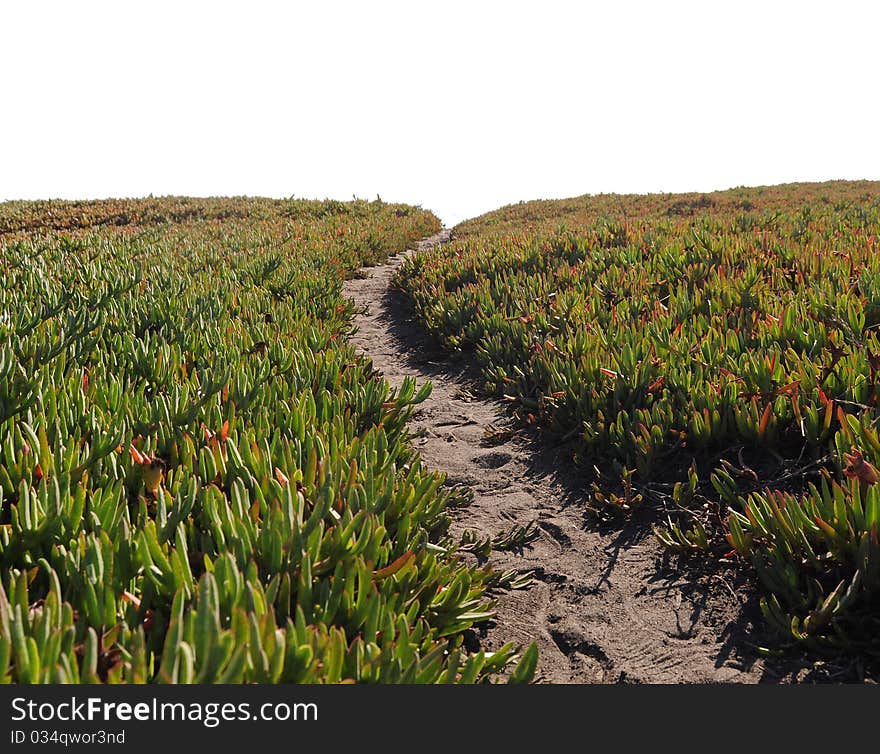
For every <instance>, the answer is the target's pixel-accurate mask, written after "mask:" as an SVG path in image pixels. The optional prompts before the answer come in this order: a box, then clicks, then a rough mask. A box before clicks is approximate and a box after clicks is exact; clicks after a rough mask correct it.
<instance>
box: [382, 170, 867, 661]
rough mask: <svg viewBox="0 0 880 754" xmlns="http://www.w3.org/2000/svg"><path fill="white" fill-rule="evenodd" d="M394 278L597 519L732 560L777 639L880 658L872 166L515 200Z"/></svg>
mask: <svg viewBox="0 0 880 754" xmlns="http://www.w3.org/2000/svg"><path fill="white" fill-rule="evenodd" d="M453 239H454V242H453V243H451V244H449V245H446V246H443V247H441V248H439V249H436V250H433V251H431V252H428V253H425V254H420V255H416V256H413V257H411V258H410V259H409V260H408V261H407V262H406V264H405V265H404V266H403V267H402V268H401V271H400V273H399V274H398V277H397V280H396V285H397V286H398V287H399V288H400V289H401V290H402V291H403V292H404V293H405V295H406V296H407V298H408V300H409V302H410V304H411V305H412V308H413V311H414V313H415V315H416V317H417V319H418V320H419V321H420V322H421V323H422V324H423V326H424V327H425V328H426V329H427V330H428V331H429V332H430V333H432V334H433V336H435V338H436V339H437V340H438V341H439V342H440V343H441V344H442V345H444V346H445V347H446V348H448V349H450V350H452V351H474V352H475V355H476V358H477V360H478V362H479V365H480V368H481V370H482V375H483V378H484V380H485V388H486V390H487V391H488V392H489V393H493V394H496V395H497V396H499V397H501V398H503V399H504V400H506V401H508V402H509V403H510V405H511V406H512V407H513V409H514V410H515V413H516V415H517V416H518V417H519V418H520V419H521V421H522V422H523V423H526V424H529V425H531V426H532V427H534V428H535V429H537V430H539V431H540V432H543V433H544V434H545V435H546V436H547V437H548V438H549V439H551V440H552V441H556V442H569V443H572V448H573V455H574V458H575V460H576V461H577V462H578V463H580V464H581V466H582V467H583V468H584V469H588V470H589V469H592V470H593V471H592V473H593V476H594V482H593V489H592V492H591V494H590V500H591V502H590V504H589V507H590V508H591V509H592V510H593V511H594V512H595V513H596V514H597V515H600V516H603V517H607V516H609V515H626V514H628V513H630V512H632V511H634V510H637V509H642V510H645V509H653V510H654V511H655V512H657V511H660V512H662V515H661V516H655V518H659V519H661V520H662V521H663V522H664V524H663V525H662V526H659V527H658V529H657V532H658V535H659V536H660V538H661V539H662V540H663V541H664V543H665V544H666V545H667V546H669V547H670V548H674V549H677V550H679V551H682V552H698V553H702V554H705V555H706V556H708V557H713V558H729V557H735V558H738V559H739V561H740V562H742V563H744V564H748V565H750V566H751V567H753V568H754V569H755V572H756V574H757V576H758V578H759V580H760V583H761V584H762V586H763V590H764V598H763V600H762V607H763V611H764V614H765V616H766V618H767V620H768V622H769V624H770V625H771V626H773V627H774V628H775V629H776V630H777V631H778V632H779V634H780V635H781V641H782V642H783V643H789V644H795V645H799V646H805V647H808V648H811V649H814V650H829V651H838V650H840V649H841V648H843V649H846V650H848V651H853V652H856V653H859V654H862V655H864V656H867V657H871V658H874V659H875V660H876V658H877V656H878V655H880V541H878V522H880V485H878V484H877V483H878V481H880V471H878V468H880V438H878V429H877V421H878V417H880V405H878V379H880V342H878V335H877V329H878V327H880V256H878V254H877V249H878V247H880V184H876V183H867V182H850V183H843V182H840V183H827V184H792V185H787V186H779V187H766V188H757V189H735V190H732V191H726V192H718V193H712V194H685V195H649V196H616V195H604V196H595V197H589V196H588V197H581V198H578V199H571V200H564V201H539V202H528V203H521V204H518V205H512V206H509V207H505V208H502V209H500V210H498V211H496V212H492V213H489V214H487V215H484V216H482V217H480V218H476V219H474V220H471V221H468V222H465V223H463V224H462V225H460V226H458V227H457V228H455V229H454V232H453Z"/></svg>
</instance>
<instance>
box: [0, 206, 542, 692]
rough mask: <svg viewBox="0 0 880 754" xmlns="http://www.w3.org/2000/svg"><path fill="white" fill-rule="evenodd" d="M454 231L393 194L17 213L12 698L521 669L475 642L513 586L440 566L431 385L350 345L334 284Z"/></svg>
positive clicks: (2, 605)
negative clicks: (104, 687) (427, 437)
mask: <svg viewBox="0 0 880 754" xmlns="http://www.w3.org/2000/svg"><path fill="white" fill-rule="evenodd" d="M438 228H439V222H438V220H437V219H436V218H435V217H434V216H433V215H431V214H430V213H428V212H426V211H423V210H421V209H419V208H414V207H408V206H404V205H396V204H386V203H383V202H381V201H379V200H377V201H375V202H364V201H354V202H346V203H342V202H335V201H324V202H318V201H299V200H297V201H294V200H290V201H270V200H250V199H235V200H228V199H226V200H223V199H218V200H187V199H170V198H165V199H145V200H121V201H116V200H113V201H106V202H16V203H8V204H5V205H0V271H2V280H3V285H2V287H0V681H2V682H22V683H25V682H28V683H30V682H77V681H81V682H99V681H101V682H113V683H116V682H172V683H174V682H178V683H184V682H193V681H196V682H234V683H238V682H263V683H277V682H338V681H345V680H353V681H368V682H370V681H372V682H403V681H407V682H472V681H479V680H483V679H487V678H489V677H491V676H493V674H495V673H496V671H499V670H502V669H503V668H505V666H507V665H508V664H509V663H510V662H511V658H512V657H513V654H514V649H513V647H512V646H506V647H504V648H503V649H502V650H501V651H500V652H497V653H495V654H494V655H489V654H485V653H482V652H469V651H467V650H466V649H465V647H464V644H463V636H464V633H465V631H466V630H467V629H468V628H469V627H470V626H472V625H473V624H474V623H475V622H479V621H481V620H485V619H486V617H487V615H488V614H489V610H490V609H491V602H490V601H489V600H488V599H487V597H486V590H487V588H488V587H490V586H491V585H492V584H493V583H497V582H498V581H499V580H501V579H500V578H499V576H498V575H496V574H493V573H492V572H491V571H489V570H487V569H479V570H478V569H475V568H473V567H470V566H467V565H466V564H465V563H464V562H463V561H462V560H461V559H460V558H459V557H458V556H457V555H456V553H455V551H454V549H455V548H453V547H450V542H449V538H448V536H447V534H446V531H447V526H448V517H447V515H446V512H445V509H446V507H447V506H448V505H456V504H462V503H464V502H466V501H465V500H464V499H463V495H462V494H461V493H459V492H456V491H453V490H449V489H447V488H445V487H442V486H441V482H442V478H441V477H440V476H439V475H437V474H434V473H429V472H428V471H427V470H426V469H425V468H424V467H423V466H422V464H421V463H420V460H419V457H418V456H417V454H416V453H415V452H414V451H413V450H412V448H411V446H410V445H409V443H408V436H407V430H406V422H407V419H408V417H409V416H410V413H411V411H412V406H413V405H415V404H416V403H418V402H419V400H420V399H422V397H423V395H424V392H421V393H417V392H416V387H415V385H414V384H413V383H412V382H408V383H406V384H405V385H404V386H403V387H402V388H401V389H400V390H399V391H396V392H395V391H392V390H390V388H389V387H388V385H387V383H386V382H385V381H384V380H382V379H381V378H380V377H377V375H375V374H374V373H373V371H372V369H371V366H370V364H369V362H367V361H365V360H364V359H362V358H357V357H356V356H355V353H354V351H353V350H352V348H351V347H350V346H349V345H348V344H347V342H346V340H345V335H346V333H347V332H348V330H349V327H350V320H351V315H352V305H351V303H350V302H349V301H347V300H345V299H344V298H342V297H341V294H340V291H341V282H342V279H343V278H344V277H345V276H346V275H348V274H351V273H352V271H353V270H355V269H356V268H357V267H358V266H359V265H362V264H369V263H374V262H377V261H379V260H380V259H383V258H384V257H385V255H387V254H388V253H389V252H394V251H400V250H402V249H404V248H405V247H406V246H407V245H408V244H409V243H411V242H412V241H413V240H415V239H418V238H420V237H423V236H425V235H428V234H430V233H432V232H434V231H436V230H437V229H438ZM534 663H535V653H534V650H530V651H529V652H527V653H526V655H525V657H524V660H523V663H522V664H521V665H519V666H518V668H516V669H514V670H513V671H512V677H513V679H514V680H528V678H529V677H530V675H531V673H532V672H533V670H534Z"/></svg>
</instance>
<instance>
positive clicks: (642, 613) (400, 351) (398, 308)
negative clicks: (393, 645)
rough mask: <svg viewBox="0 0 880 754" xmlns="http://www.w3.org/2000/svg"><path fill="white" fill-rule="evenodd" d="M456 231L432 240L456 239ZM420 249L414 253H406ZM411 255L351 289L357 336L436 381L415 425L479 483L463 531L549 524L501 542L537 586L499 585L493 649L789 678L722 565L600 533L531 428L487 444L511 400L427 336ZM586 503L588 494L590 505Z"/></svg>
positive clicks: (569, 676) (742, 677)
mask: <svg viewBox="0 0 880 754" xmlns="http://www.w3.org/2000/svg"><path fill="white" fill-rule="evenodd" d="M447 238H448V232H444V233H441V234H438V235H436V236H433V237H431V238H428V239H425V240H424V241H422V242H421V243H420V244H419V248H420V249H422V248H427V247H430V246H432V245H435V244H437V243H442V242H443V241H445V240H447ZM407 253H414V252H407ZM401 261H402V257H400V256H398V257H395V258H392V259H390V260H389V261H388V263H387V264H384V265H381V266H378V267H373V268H368V269H365V270H362V271H361V274H362V275H364V277H359V278H357V279H353V280H350V281H348V282H347V283H346V284H345V295H347V296H349V297H350V298H352V299H354V301H355V302H356V304H357V305H358V306H359V307H360V308H361V309H362V310H363V311H362V313H361V314H359V315H358V316H357V317H356V320H355V325H356V328H357V331H356V333H355V334H354V335H353V336H352V337H351V340H352V342H353V343H354V345H355V346H356V347H357V349H358V350H359V351H361V352H363V353H364V354H366V355H367V356H368V357H369V358H371V359H372V361H373V364H374V366H375V368H376V369H378V370H379V371H380V372H382V374H384V376H385V377H386V378H387V379H388V380H389V382H391V384H392V385H395V386H396V385H399V384H400V383H401V382H402V380H403V378H404V377H405V376H412V377H415V378H416V379H417V380H418V382H419V383H420V384H421V383H424V382H425V381H427V380H430V381H431V382H432V383H433V386H434V387H433V392H432V394H431V396H430V398H429V399H428V400H427V401H425V403H423V404H422V405H421V406H420V407H419V411H418V413H417V414H416V416H415V418H414V420H413V423H412V433H413V442H414V443H415V445H416V447H417V448H418V450H419V451H420V453H421V454H422V457H423V459H424V461H425V463H426V464H427V465H428V466H429V467H431V468H436V469H439V470H441V471H445V472H447V474H448V482H449V483H450V484H465V485H468V486H470V487H471V488H472V489H473V491H474V495H475V501H474V503H473V505H472V506H471V507H469V508H466V509H463V510H461V511H459V512H457V513H456V514H455V516H456V521H455V530H456V533H460V532H462V531H464V530H465V529H470V530H475V531H477V532H479V533H480V534H481V535H483V536H485V535H494V534H497V533H498V532H501V531H504V530H507V529H509V528H510V526H511V525H512V524H514V523H517V524H527V523H529V522H530V521H537V522H538V524H539V526H540V536H539V537H538V538H537V539H536V540H534V541H532V542H531V543H530V544H528V545H526V547H524V548H523V550H522V551H520V552H498V551H493V553H492V555H491V558H490V560H491V562H492V563H493V564H494V565H495V566H497V567H498V568H515V569H516V570H518V571H529V570H533V571H535V574H536V579H535V581H534V583H533V585H531V586H529V587H528V588H526V589H520V590H513V591H507V592H503V593H501V594H500V595H499V605H498V609H497V618H496V620H495V621H494V623H492V624H490V626H489V627H488V629H487V630H486V631H484V633H483V635H482V637H481V640H480V641H481V645H482V646H483V647H484V648H486V649H493V648H497V647H498V646H500V644H502V643H504V642H505V641H516V642H521V643H527V642H530V641H532V640H536V641H537V642H538V644H539V647H540V650H541V661H540V665H539V677H540V678H541V679H543V680H545V681H550V682H554V683H570V682H619V681H631V682H648V683H667V682H724V681H738V682H754V681H759V680H777V678H778V676H777V675H776V674H775V673H772V672H770V671H769V670H768V669H767V668H765V667H764V665H763V663H761V662H760V661H758V660H756V659H755V657H754V655H753V654H752V653H751V652H750V651H749V650H747V649H745V650H744V649H742V648H743V647H744V646H747V642H748V638H747V632H748V630H749V625H748V624H749V621H748V618H747V617H745V616H746V615H753V613H754V605H753V604H751V605H749V606H748V608H747V609H744V607H743V606H744V603H745V602H746V597H745V596H743V594H742V593H741V592H742V590H740V589H738V588H737V587H736V586H735V585H731V584H730V583H728V582H727V581H725V580H724V578H722V577H721V576H718V575H715V576H703V577H699V576H694V575H693V574H691V575H687V576H686V575H684V574H682V573H680V572H679V573H676V572H674V571H665V570H664V569H662V568H660V567H659V565H658V563H659V556H660V551H659V548H658V546H657V544H656V542H655V540H654V538H653V536H651V535H650V533H646V527H645V526H644V525H637V524H633V525H631V526H629V527H626V528H624V529H623V530H620V529H616V530H611V531H609V532H600V531H597V530H596V529H595V527H591V526H590V525H589V524H588V523H587V522H586V521H585V519H584V516H583V510H584V509H583V504H582V498H579V489H580V488H581V486H580V485H579V484H578V482H577V480H576V479H574V480H567V479H566V478H565V472H563V473H561V474H560V473H559V472H558V470H559V469H565V462H564V461H563V462H559V463H557V462H556V459H554V458H553V451H552V450H546V449H541V448H540V447H539V446H538V444H536V443H534V442H532V441H530V440H528V439H526V438H524V437H523V436H522V435H519V436H515V437H511V439H508V440H507V441H505V442H502V443H501V444H494V445H492V446H488V445H487V444H486V442H485V439H484V432H485V430H486V428H487V427H490V426H491V427H503V426H505V425H506V424H507V423H508V420H507V419H506V417H505V414H504V409H503V407H501V406H500V405H498V404H496V403H494V402H492V401H486V400H481V399H479V398H476V397H475V396H474V395H473V393H472V391H473V390H474V389H475V388H474V386H473V382H472V375H471V374H469V373H468V371H467V366H466V365H465V364H464V363H463V362H461V361H458V362H456V361H450V360H449V359H448V357H446V356H444V355H443V354H441V353H438V352H437V351H436V350H435V351H431V350H430V347H429V346H427V345H426V343H425V339H424V337H423V335H422V334H421V331H420V330H419V329H418V327H417V326H416V325H414V324H413V323H412V322H410V321H408V320H407V318H406V313H405V307H404V304H403V301H402V297H401V296H400V294H398V293H396V292H394V291H392V290H390V289H389V283H390V281H391V279H392V277H393V275H394V272H395V270H396V269H397V267H398V266H399V265H400V263H401ZM579 503H580V504H579Z"/></svg>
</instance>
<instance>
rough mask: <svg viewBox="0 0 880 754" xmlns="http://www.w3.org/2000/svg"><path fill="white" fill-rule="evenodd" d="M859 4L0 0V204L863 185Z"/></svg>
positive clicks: (876, 55) (871, 82)
mask: <svg viewBox="0 0 880 754" xmlns="http://www.w3.org/2000/svg"><path fill="white" fill-rule="evenodd" d="M878 35H880V4H878V3H876V2H865V3H856V2H842V1H841V0H836V1H835V2H830V1H829V2H827V3H821V4H820V3H810V2H773V0H764V1H763V2H751V0H739V1H738V2H731V3H720V2H710V1H709V0H704V1H703V2H680V1H675V2H660V1H659V0H658V1H657V2H635V1H618V0H614V2H612V1H611V0H603V1H602V2H553V1H551V0H535V1H534V2H531V3H516V2H499V3H496V2H478V0H471V1H470V2H458V1H457V0H446V2H437V3H425V2H415V1H413V2H384V1H374V2H368V1H367V0H363V1H362V2H352V3H349V2H339V1H336V2H330V1H329V0H328V1H326V2H321V1H319V0H310V1H309V2H303V3H298V2H296V3H294V2H288V3H280V2H279V3H269V2H257V1H255V0H250V1H249V2H241V3H226V2H211V3H201V2H185V0H178V1H177V2H160V1H157V0H153V1H151V2H143V3H142V2H133V1H125V2H122V1H121V0H117V1H116V2H87V1H80V2H41V1H39V0H28V1H27V2H12V1H11V0H10V1H8V2H7V1H6V0H4V2H3V3H2V5H0V200H2V199H18V198H50V197H63V198H99V197H107V196H143V195H147V194H149V193H152V194H154V195H163V194H186V195H196V196H210V195H242V194H247V195H263V196H279V197H282V196H291V195H294V196H298V197H316V198H323V197H334V198H339V199H347V198H351V196H352V195H357V196H359V197H363V198H369V199H372V198H374V197H375V196H376V195H377V194H378V195H381V197H382V198H383V199H386V200H395V201H398V200H399V201H407V202H411V203H418V204H422V205H423V206H425V207H428V208H431V209H433V210H434V211H436V212H437V213H438V214H439V215H440V216H441V217H442V219H443V220H444V221H445V222H446V223H447V224H453V223H455V222H457V221H459V220H461V219H463V218H465V217H469V216H473V215H475V214H479V213H481V212H484V211H487V210H489V209H493V208H495V207H498V206H500V205H502V204H507V203H510V202H514V201H518V200H521V199H531V198H541V197H562V196H573V195H579V194H583V193H599V192H609V191H616V192H644V191H685V190H699V191H705V190H710V189H714V188H726V187H731V186H737V185H759V184H768V183H779V182H787V181H795V180H825V179H831V178H880V150H878V140H877V139H878V136H877V135H878V132H880V118H878V115H880V90H878V72H880V45H878Z"/></svg>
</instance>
